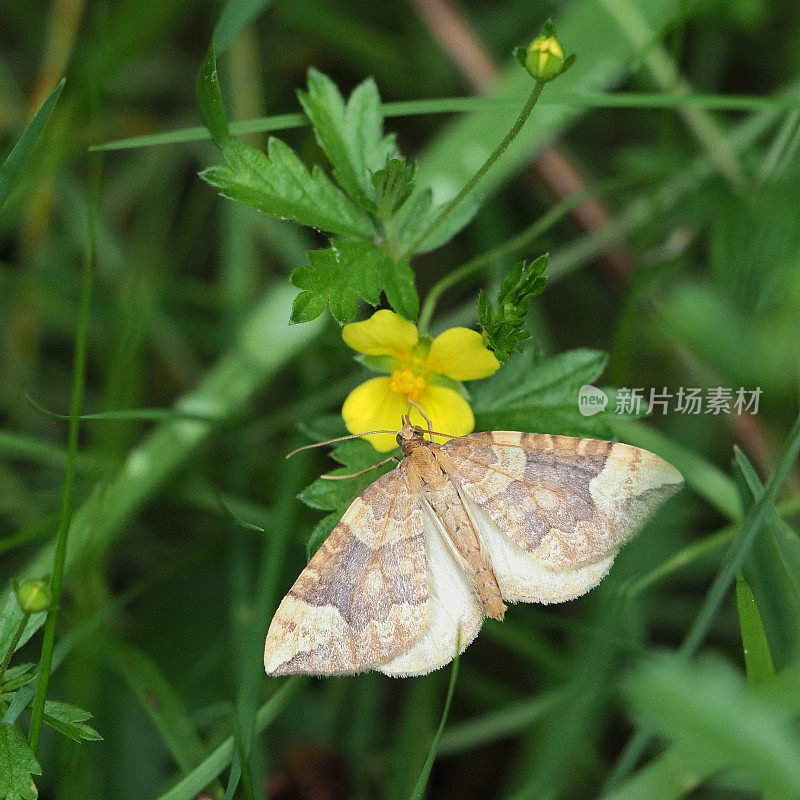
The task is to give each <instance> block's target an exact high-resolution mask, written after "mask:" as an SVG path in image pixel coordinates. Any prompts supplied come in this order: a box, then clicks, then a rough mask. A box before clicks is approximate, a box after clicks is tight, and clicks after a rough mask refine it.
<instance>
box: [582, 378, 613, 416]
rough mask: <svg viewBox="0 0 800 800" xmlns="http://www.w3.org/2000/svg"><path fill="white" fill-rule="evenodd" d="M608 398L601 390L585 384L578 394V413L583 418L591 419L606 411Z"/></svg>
mask: <svg viewBox="0 0 800 800" xmlns="http://www.w3.org/2000/svg"><path fill="white" fill-rule="evenodd" d="M607 405H608V396H607V395H606V393H605V392H604V391H603V390H602V389H598V388H597V387H596V386H592V385H591V384H589V383H587V384H584V385H583V386H581V389H580V391H579V392H578V411H580V412H581V414H583V416H584V417H592V416H594V415H595V414H599V413H600V412H601V411H605V410H606V406H607Z"/></svg>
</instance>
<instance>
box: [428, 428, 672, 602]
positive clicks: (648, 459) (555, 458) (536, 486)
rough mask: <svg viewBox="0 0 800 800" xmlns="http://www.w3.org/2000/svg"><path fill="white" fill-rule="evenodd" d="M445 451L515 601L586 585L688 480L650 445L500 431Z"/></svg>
mask: <svg viewBox="0 0 800 800" xmlns="http://www.w3.org/2000/svg"><path fill="white" fill-rule="evenodd" d="M443 452H444V453H446V454H447V456H449V457H450V459H451V462H452V467H451V470H450V471H451V473H452V474H451V478H452V479H453V480H454V481H455V482H456V484H457V486H458V489H459V492H460V494H461V495H462V498H463V500H464V503H465V505H466V506H467V510H468V512H469V513H470V515H471V517H472V519H473V522H474V524H475V525H476V528H477V529H478V531H479V533H480V535H481V540H482V543H483V545H484V547H485V548H486V550H487V553H488V555H489V557H490V559H491V562H492V568H493V569H494V571H495V574H496V575H497V578H498V582H499V584H500V588H501V591H502V593H503V597H504V598H505V599H507V600H511V601H513V600H523V601H527V602H540V603H555V602H561V601H563V600H569V599H572V598H574V597H578V596H579V595H581V594H584V593H585V592H587V591H589V589H591V588H593V587H594V586H596V585H597V584H598V583H599V582H600V581H601V580H602V578H603V577H604V576H605V574H606V573H607V572H608V570H609V568H610V567H611V564H612V563H613V560H614V556H615V555H616V553H617V551H618V550H619V547H620V546H621V545H622V544H623V543H624V542H626V541H627V540H628V539H630V538H631V537H633V536H634V535H635V534H636V533H637V532H638V531H639V529H640V528H641V527H642V525H643V524H644V522H645V521H646V519H647V518H648V517H649V516H650V514H651V513H652V512H653V511H654V510H655V508H656V507H657V506H658V505H659V504H660V503H661V502H663V501H664V500H665V499H666V498H668V497H669V496H670V495H672V494H674V492H675V491H677V489H678V488H679V487H680V485H681V483H682V480H683V479H682V477H681V474H680V473H679V472H678V471H677V470H676V469H675V468H674V467H673V466H672V465H671V464H668V463H667V462H666V461H664V460H663V459H661V458H659V457H658V456H656V455H654V454H653V453H650V452H648V451H647V450H642V449H640V448H637V447H631V446H630V445H626V444H620V443H614V442H605V441H599V440H596V439H581V438H574V437H570V436H552V435H548V434H536V433H518V432H513V431H494V432H486V433H479V434H474V435H471V436H469V437H464V438H460V439H451V440H450V441H448V442H447V443H446V444H445V445H443Z"/></svg>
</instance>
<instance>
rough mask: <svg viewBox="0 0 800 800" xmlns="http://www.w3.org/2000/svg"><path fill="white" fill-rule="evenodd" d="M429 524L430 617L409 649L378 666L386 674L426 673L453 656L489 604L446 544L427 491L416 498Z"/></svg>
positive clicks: (468, 638)
mask: <svg viewBox="0 0 800 800" xmlns="http://www.w3.org/2000/svg"><path fill="white" fill-rule="evenodd" d="M414 503H415V506H416V508H417V509H418V510H419V511H420V513H421V515H422V521H423V525H424V528H425V553H426V556H427V562H428V563H427V571H428V575H427V585H428V603H427V612H428V617H427V620H426V623H425V626H424V627H423V628H421V629H420V631H419V636H418V637H417V639H416V641H415V642H414V644H413V646H412V647H411V649H410V650H408V651H407V652H404V653H401V654H400V655H398V656H396V657H395V658H393V659H392V660H391V661H389V662H388V663H387V664H384V665H382V666H380V667H378V669H379V670H380V671H381V672H383V673H385V674H386V675H392V676H394V677H398V678H399V677H407V676H409V675H425V674H426V673H428V672H431V671H433V670H435V669H439V667H443V666H444V665H445V664H447V663H448V662H450V661H452V660H453V658H454V657H455V654H456V647H457V646H458V645H459V644H460V651H461V652H463V651H464V650H465V649H466V647H467V646H468V645H469V644H470V642H472V640H473V639H474V638H475V637H476V636H477V635H478V631H480V629H481V625H482V624H483V618H484V609H483V606H482V605H481V602H480V600H479V599H478V595H477V594H476V593H475V589H474V588H473V586H472V583H471V582H470V580H469V578H468V577H467V575H466V573H465V572H464V570H463V569H461V567H459V566H458V564H457V562H456V560H455V557H454V556H453V553H452V552H451V551H450V549H449V548H448V547H447V545H446V544H445V538H446V534H445V532H444V530H443V529H442V522H441V520H439V518H438V517H437V516H436V514H435V513H434V511H433V509H432V508H431V506H430V505H429V504H428V502H427V501H426V500H425V499H424V498H423V497H422V496H419V495H418V496H416V497H415V498H414Z"/></svg>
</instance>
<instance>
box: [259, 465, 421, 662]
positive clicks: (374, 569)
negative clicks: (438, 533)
mask: <svg viewBox="0 0 800 800" xmlns="http://www.w3.org/2000/svg"><path fill="white" fill-rule="evenodd" d="M425 538H426V535H425V527H424V524H423V514H422V509H421V508H420V507H419V506H418V505H416V504H415V502H414V498H413V497H412V495H411V492H410V491H409V488H408V482H407V480H406V477H405V475H404V474H403V472H402V470H400V469H395V470H392V471H391V472H389V473H387V474H386V475H384V476H382V477H381V478H379V479H378V480H376V481H375V482H374V483H373V484H371V485H370V486H369V487H367V489H365V490H364V492H363V493H362V494H361V496H360V497H358V498H356V500H354V501H353V503H352V505H351V506H350V508H348V510H347V511H346V512H345V514H344V516H343V517H342V520H341V522H340V523H339V524H338V525H337V526H336V528H334V530H333V532H332V533H331V534H330V536H329V537H328V538H327V539H326V540H325V542H324V543H323V544H322V546H321V547H320V549H319V550H318V551H317V552H316V554H315V555H314V557H313V558H312V559H311V561H310V562H309V563H308V566H307V567H306V568H305V569H304V570H303V572H302V573H301V574H300V577H299V578H298V579H297V581H296V582H295V584H294V586H292V588H291V589H290V590H289V593H288V594H287V595H286V597H284V599H283V601H282V602H281V604H280V606H279V608H278V610H277V612H276V614H275V617H274V618H273V620H272V623H271V624H270V627H269V631H268V633H267V641H266V646H265V650H264V666H265V668H266V671H267V674H269V675H293V674H298V673H306V674H312V675H346V674H352V673H355V672H361V671H363V670H366V669H376V668H379V666H380V665H381V664H384V663H387V662H391V661H392V659H394V658H396V657H397V656H399V655H400V654H401V653H404V652H407V651H409V650H410V649H411V648H412V645H413V643H414V641H415V640H416V639H417V638H418V636H419V635H420V633H421V632H422V631H423V630H424V629H425V628H426V626H427V624H428V618H429V608H428V604H429V586H428V570H427V566H426V557H425Z"/></svg>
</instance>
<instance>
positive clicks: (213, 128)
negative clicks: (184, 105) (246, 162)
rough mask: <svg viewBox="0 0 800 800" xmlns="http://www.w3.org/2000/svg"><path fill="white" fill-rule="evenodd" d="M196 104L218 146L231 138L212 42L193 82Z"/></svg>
mask: <svg viewBox="0 0 800 800" xmlns="http://www.w3.org/2000/svg"><path fill="white" fill-rule="evenodd" d="M194 90H195V95H196V96H197V105H198V106H200V115H201V116H202V117H203V122H205V124H206V127H207V128H208V132H209V133H210V134H211V138H212V139H213V140H214V141H215V142H216V143H217V145H218V146H219V147H223V146H224V144H225V142H227V141H228V140H229V139H230V138H231V133H230V130H229V129H228V117H227V114H226V113H225V104H224V103H223V102H222V90H221V89H220V86H219V75H218V73H217V56H216V53H215V52H214V44H213V43H212V44H210V45H209V47H208V50H207V51H206V55H205V58H204V59H203V63H202V64H201V65H200V69H199V71H198V73H197V78H196V79H195V84H194Z"/></svg>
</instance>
